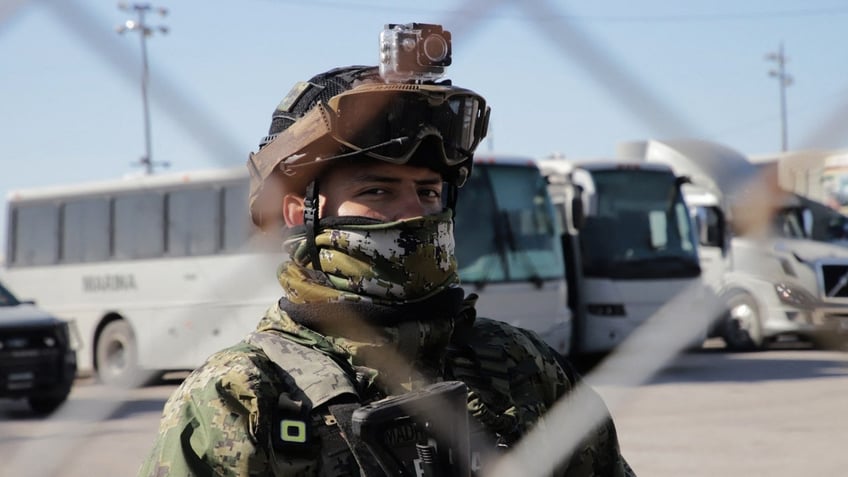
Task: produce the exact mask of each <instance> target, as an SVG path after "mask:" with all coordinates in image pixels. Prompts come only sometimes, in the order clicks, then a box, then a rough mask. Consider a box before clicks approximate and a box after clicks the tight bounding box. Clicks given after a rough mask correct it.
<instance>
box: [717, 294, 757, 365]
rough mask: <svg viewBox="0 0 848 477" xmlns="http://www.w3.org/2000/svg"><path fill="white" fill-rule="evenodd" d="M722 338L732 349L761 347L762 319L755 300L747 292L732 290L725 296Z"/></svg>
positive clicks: (748, 349)
mask: <svg viewBox="0 0 848 477" xmlns="http://www.w3.org/2000/svg"><path fill="white" fill-rule="evenodd" d="M727 308H728V311H727V317H726V318H725V322H724V331H723V333H722V337H723V338H724V342H725V344H727V347H728V348H730V349H731V350H733V351H753V350H757V349H761V348H762V347H763V331H762V321H761V319H762V318H761V317H760V312H759V308H758V307H757V302H756V300H755V299H754V297H752V296H751V295H749V294H748V293H745V292H734V293H732V294H730V295H729V296H728V297H727Z"/></svg>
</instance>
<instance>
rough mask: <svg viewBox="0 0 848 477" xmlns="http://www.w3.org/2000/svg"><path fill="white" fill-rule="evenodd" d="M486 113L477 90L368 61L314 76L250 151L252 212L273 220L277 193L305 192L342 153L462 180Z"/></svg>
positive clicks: (259, 220) (259, 221)
mask: <svg viewBox="0 0 848 477" xmlns="http://www.w3.org/2000/svg"><path fill="white" fill-rule="evenodd" d="M488 116H489V108H488V107H487V106H486V103H485V100H484V99H483V98H482V97H481V96H479V95H477V94H476V93H474V92H473V91H470V90H467V89H463V88H457V87H454V86H451V85H450V83H449V82H442V83H439V84H432V83H430V84H405V83H402V84H398V83H385V82H383V80H382V79H381V78H380V76H379V73H378V68H377V67H374V66H349V67H342V68H335V69H332V70H329V71H327V72H324V73H321V74H318V75H316V76H314V77H313V78H311V79H310V80H309V81H307V82H300V83H298V84H296V85H295V86H294V87H293V88H292V90H291V91H290V92H289V93H288V95H286V97H285V98H284V99H283V100H282V101H281V102H280V104H279V105H278V106H277V108H276V109H275V110H274V113H273V115H272V120H271V127H270V129H269V133H268V136H266V137H265V138H263V140H262V141H261V143H260V145H259V151H258V152H256V153H251V154H250V158H249V160H248V164H247V165H248V170H249V171H250V174H251V181H250V214H251V218H252V219H253V222H254V223H255V224H256V225H259V226H263V225H266V224H267V223H268V222H273V221H276V220H279V219H280V217H281V210H280V207H281V200H280V198H281V197H282V196H283V195H284V194H287V193H292V192H293V193H297V194H300V195H303V194H304V192H305V189H306V186H307V185H308V184H309V183H310V182H311V181H312V180H314V179H316V178H317V177H318V176H319V175H320V174H321V172H322V171H323V170H324V168H325V167H326V166H327V165H328V164H330V163H332V162H333V161H332V160H334V159H339V158H342V157H370V158H372V159H377V160H383V161H387V162H392V163H397V164H407V163H409V164H415V165H421V166H425V167H429V168H431V169H434V170H436V171H438V172H440V173H441V174H442V176H443V177H444V178H445V180H446V181H449V182H452V183H454V184H456V185H462V183H463V182H464V181H465V178H467V177H468V175H469V174H470V169H471V165H472V162H473V152H474V149H475V148H476V146H477V144H479V142H480V140H481V139H482V138H483V137H484V136H485V133H486V127H487V123H488Z"/></svg>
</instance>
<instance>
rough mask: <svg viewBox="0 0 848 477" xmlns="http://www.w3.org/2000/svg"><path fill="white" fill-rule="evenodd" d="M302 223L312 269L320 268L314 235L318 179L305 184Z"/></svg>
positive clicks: (316, 216) (315, 232)
mask: <svg viewBox="0 0 848 477" xmlns="http://www.w3.org/2000/svg"><path fill="white" fill-rule="evenodd" d="M303 225H304V228H305V229H306V253H308V254H309V260H310V261H311V262H312V269H313V270H315V271H318V272H320V271H322V270H321V257H320V256H319V252H318V245H317V244H316V243H315V236H316V235H317V234H318V181H317V180H313V181H310V182H309V184H308V185H307V186H306V197H304V199H303Z"/></svg>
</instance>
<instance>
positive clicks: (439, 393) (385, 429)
mask: <svg viewBox="0 0 848 477" xmlns="http://www.w3.org/2000/svg"><path fill="white" fill-rule="evenodd" d="M466 400H467V389H466V386H465V384H464V383H462V382H461V381H443V382H439V383H435V384H431V385H429V386H426V387H424V388H422V389H421V390H419V391H413V392H410V393H406V394H401V395H399V396H391V397H388V398H385V399H381V400H379V401H375V402H372V403H370V404H367V405H365V406H362V407H360V408H358V409H355V410H353V412H352V414H351V431H352V432H346V435H347V436H348V442H349V443H351V440H353V441H354V442H353V444H352V447H354V448H355V447H357V446H360V445H361V444H360V442H361V443H364V445H365V447H366V448H367V449H368V450H369V451H370V454H371V455H372V456H373V457H374V458H375V459H376V461H377V463H378V464H379V466H380V467H381V468H382V470H383V472H384V473H385V474H386V475H391V476H410V477H416V476H421V475H423V476H425V477H434V476H463V477H467V476H470V475H471V472H470V452H469V426H468V413H467V410H466Z"/></svg>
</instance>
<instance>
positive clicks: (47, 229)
mask: <svg viewBox="0 0 848 477" xmlns="http://www.w3.org/2000/svg"><path fill="white" fill-rule="evenodd" d="M13 218H14V231H13V233H12V257H11V262H12V263H14V264H15V265H51V264H54V263H56V261H57V260H58V259H59V208H58V207H57V206H56V205H54V204H39V205H26V206H21V207H18V208H17V209H15V210H14V211H13Z"/></svg>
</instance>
